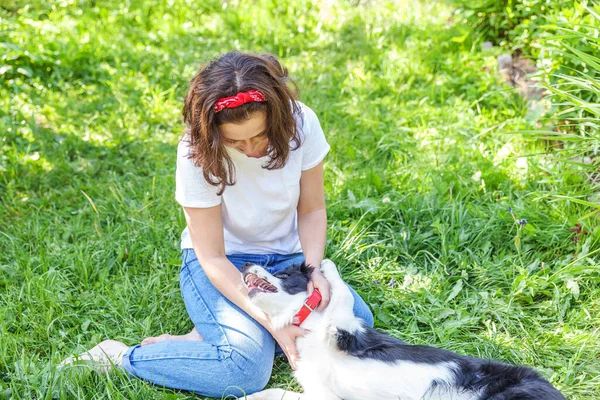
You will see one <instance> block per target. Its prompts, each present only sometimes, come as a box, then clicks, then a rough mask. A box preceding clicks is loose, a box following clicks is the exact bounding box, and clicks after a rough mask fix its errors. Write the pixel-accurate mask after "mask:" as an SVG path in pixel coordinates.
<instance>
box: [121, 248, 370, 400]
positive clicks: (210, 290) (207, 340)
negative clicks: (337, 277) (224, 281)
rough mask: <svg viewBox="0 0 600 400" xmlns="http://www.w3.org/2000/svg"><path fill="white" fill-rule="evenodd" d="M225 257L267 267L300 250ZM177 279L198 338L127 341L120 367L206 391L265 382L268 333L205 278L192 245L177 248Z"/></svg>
mask: <svg viewBox="0 0 600 400" xmlns="http://www.w3.org/2000/svg"><path fill="white" fill-rule="evenodd" d="M227 258H228V259H229V260H230V261H231V262H232V263H233V265H235V266H236V268H238V269H240V268H241V266H242V265H243V264H244V263H246V262H251V263H254V264H258V265H261V266H264V267H265V269H266V270H267V271H269V272H270V273H275V272H277V271H280V270H282V269H285V268H286V267H288V266H290V265H292V264H297V263H301V262H303V261H304V256H303V254H302V253H296V254H289V255H280V254H266V255H256V254H234V255H230V256H227ZM179 283H180V286H181V293H182V295H183V300H184V303H185V307H186V309H187V313H188V315H189V316H190V319H191V320H192V322H193V323H194V325H195V327H196V330H197V331H198V332H199V333H200V334H201V335H202V336H203V337H204V340H202V341H166V342H159V343H155V344H150V345H146V346H143V347H142V346H140V345H137V346H133V347H131V348H129V349H128V350H127V352H126V353H125V354H124V356H123V362H122V365H121V366H122V368H124V369H125V370H126V371H127V372H128V373H129V374H131V375H133V376H136V377H138V378H142V379H145V380H147V381H150V382H152V383H154V384H157V385H161V386H165V387H168V388H173V389H182V390H189V391H192V392H195V393H197V394H200V395H203V396H209V397H216V398H224V397H226V396H228V395H233V396H243V394H244V393H246V394H251V393H254V392H257V391H260V390H262V389H263V388H264V387H265V386H266V385H267V383H268V382H269V378H270V376H271V370H272V367H273V358H274V355H275V353H276V342H275V340H274V339H273V337H272V336H271V335H270V334H269V333H268V332H267V330H266V329H265V328H263V327H262V325H260V324H259V323H258V322H256V321H255V320H254V319H252V318H251V317H250V316H248V314H246V313H245V312H243V311H242V310H240V309H239V308H238V307H237V306H235V305H234V304H233V303H231V302H230V301H229V300H227V299H226V298H225V297H224V296H223V295H222V294H221V293H220V292H219V291H218V290H217V289H216V288H215V287H214V286H213V285H212V283H210V281H209V280H208V278H207V276H206V274H205V273H204V270H203V269H202V267H201V266H200V264H199V262H198V258H197V257H196V254H195V253H194V251H193V250H192V249H185V250H183V263H182V266H181V271H180V273H179ZM351 291H352V294H353V295H354V314H355V315H356V316H357V317H359V318H362V319H363V320H364V321H366V323H367V324H369V325H370V326H373V315H372V314H371V311H370V310H369V308H368V306H367V304H366V303H365V302H364V300H363V299H361V298H360V297H359V296H358V294H357V293H356V292H355V291H354V290H352V289H351Z"/></svg>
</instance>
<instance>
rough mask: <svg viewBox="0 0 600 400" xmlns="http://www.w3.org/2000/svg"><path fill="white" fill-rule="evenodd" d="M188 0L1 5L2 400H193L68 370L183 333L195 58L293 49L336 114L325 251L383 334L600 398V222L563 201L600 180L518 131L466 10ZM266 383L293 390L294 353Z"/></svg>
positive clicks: (302, 76)
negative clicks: (182, 171)
mask: <svg viewBox="0 0 600 400" xmlns="http://www.w3.org/2000/svg"><path fill="white" fill-rule="evenodd" d="M30 3H31V2H30ZM188 3H191V2H183V1H169V2H166V1H164V2H163V1H159V0H154V1H144V2H141V1H136V0H130V1H125V2H121V1H102V2H94V1H85V0H80V1H75V0H65V1H60V2H33V3H32V4H31V5H30V6H27V7H26V6H25V2H21V1H14V0H13V1H8V2H6V4H3V5H2V7H3V8H0V47H1V48H2V49H3V51H2V52H0V54H2V56H1V57H2V58H1V59H0V74H1V75H0V132H1V133H0V394H2V395H4V397H5V398H14V399H33V398H35V399H54V398H56V399H69V398H89V399H119V398H126V399H167V398H178V399H182V398H193V396H192V395H190V394H189V393H184V392H177V391H172V390H169V389H163V388H159V387H155V386H151V385H148V384H146V383H144V382H142V381H139V380H135V379H133V380H132V379H129V378H127V377H126V376H124V375H123V374H108V375H100V374H96V373H94V372H92V371H88V370H85V369H84V370H74V369H71V370H67V371H62V372H59V371H57V370H56V365H57V363H58V362H60V360H61V359H62V358H64V357H65V356H67V355H69V354H71V353H73V352H79V351H82V350H84V349H86V348H89V347H90V346H92V345H94V344H96V343H97V342H99V341H100V340H103V339H106V338H112V339H118V340H122V341H124V342H126V343H128V344H135V343H139V342H140V340H141V339H142V338H144V337H146V336H148V335H156V334H159V333H163V332H171V333H174V334H179V333H184V332H187V331H189V330H190V329H191V327H192V326H191V322H190V321H188V320H187V318H186V314H185V308H184V305H183V302H182V299H181V297H180V294H179V287H178V281H177V273H178V269H179V265H180V255H179V250H178V247H179V234H180V232H181V230H182V229H183V227H184V224H185V222H184V219H183V215H182V212H181V210H180V207H179V206H178V205H177V203H176V202H175V200H174V169H175V150H176V144H177V141H178V138H179V137H180V136H181V134H182V130H183V125H182V123H181V118H180V110H181V106H182V99H183V96H184V94H185V91H186V85H187V81H188V80H189V79H190V78H191V76H192V75H193V73H194V72H195V70H196V69H197V68H198V65H199V64H200V63H202V62H206V61H207V60H209V59H211V58H212V57H214V56H216V55H218V54H220V53H222V52H225V51H227V50H231V49H240V50H249V51H255V52H262V51H266V52H271V53H273V54H275V55H277V56H278V57H280V58H281V60H282V61H283V63H284V64H285V65H287V66H288V67H289V69H290V71H291V74H292V76H293V77H294V78H295V79H296V80H297V82H298V84H299V86H300V88H301V90H302V91H301V99H302V100H303V101H304V102H305V103H306V104H308V105H309V106H310V107H311V108H313V109H314V110H315V111H316V113H317V115H318V116H319V118H320V120H321V124H322V126H323V128H324V130H325V132H326V135H327V138H328V140H329V142H330V143H331V145H332V152H331V153H330V155H329V156H328V158H327V162H326V181H327V183H326V194H327V201H328V208H329V242H328V250H327V255H328V256H329V257H330V258H332V259H334V261H336V262H337V263H338V265H339V266H340V268H341V270H342V273H343V275H344V278H345V279H346V280H347V281H348V282H350V283H351V284H352V286H353V287H355V288H356V289H357V290H358V291H359V292H360V294H361V295H362V296H363V297H364V298H365V299H366V301H367V303H368V304H369V305H370V306H371V307H372V309H373V311H374V314H375V316H376V325H377V326H378V327H379V328H381V329H384V330H386V331H388V332H390V333H391V334H393V335H395V336H397V337H399V338H402V339H404V340H406V341H408V342H411V343H424V344H430V345H435V346H440V347H444V348H447V349H450V350H453V351H457V352H459V353H461V354H469V355H474V356H479V357H490V358H495V359H499V360H503V361H506V362H512V363H520V364H521V363H522V364H528V365H531V366H533V367H535V368H537V369H538V370H539V371H540V372H542V374H543V375H544V376H545V377H547V378H548V379H550V380H551V381H552V382H553V383H554V384H555V385H556V386H557V387H558V388H559V389H561V390H562V391H563V392H564V393H565V395H566V396H567V397H568V398H569V399H596V398H598V397H600V389H599V388H600V378H599V376H600V367H599V364H598V357H599V356H600V335H599V332H598V328H599V327H600V317H599V315H600V289H599V283H600V273H599V271H600V270H599V262H598V260H600V252H599V249H600V245H599V244H600V228H599V227H598V216H597V213H596V214H593V215H592V216H590V215H589V214H590V212H591V211H592V210H593V208H590V207H589V206H588V205H586V204H581V203H578V202H574V201H572V200H569V199H564V198H560V197H557V196H556V195H560V196H571V197H573V198H580V197H581V196H586V197H587V195H589V194H591V193H592V191H593V189H592V186H591V184H590V182H589V181H588V180H587V178H586V175H585V174H584V173H582V169H581V168H582V167H580V166H578V165H577V164H575V163H570V164H569V163H564V162H559V161H558V159H557V157H555V155H554V154H553V153H552V152H551V151H550V152H548V148H547V143H546V142H544V141H542V140H537V141H531V140H528V139H527V138H524V137H522V136H520V135H516V134H510V132H514V131H518V130H522V131H526V130H532V129H538V126H537V125H536V123H537V121H536V119H535V117H532V115H531V113H529V112H528V105H527V104H526V103H525V102H524V101H523V100H522V99H520V98H519V97H518V95H517V94H516V93H515V92H513V91H512V90H511V89H509V88H507V87H506V86H504V85H502V83H501V81H500V79H499V78H498V77H497V76H496V73H495V63H496V61H495V56H496V55H497V54H496V52H495V50H492V51H488V52H483V53H482V52H480V51H479V46H478V44H477V43H476V42H475V41H474V40H473V39H472V38H473V37H474V35H472V32H471V31H470V30H469V29H470V28H468V27H467V26H465V25H463V24H461V23H460V21H458V22H457V21H453V20H452V19H451V15H452V13H453V10H452V8H451V6H449V5H446V4H443V3H440V4H437V3H436V4H434V3H433V2H425V1H424V2H423V4H419V3H416V2H413V1H408V0H401V1H396V2H393V3H380V2H376V1H373V2H369V3H366V4H365V5H358V6H355V5H353V3H352V2H333V3H332V4H331V5H325V3H324V2H318V1H315V2H307V1H293V0H284V1H267V0H258V1H252V2H251V1H245V0H244V1H232V2H221V1H210V0H209V1H203V2H195V3H196V4H195V5H194V6H191V5H189V4H188ZM509 207H511V209H512V210H513V214H511V213H510V212H509ZM515 218H516V219H522V218H526V219H527V220H528V223H527V224H525V225H524V226H522V227H520V226H519V225H518V224H517V223H516V222H515ZM577 223H580V224H582V225H583V230H585V231H586V232H587V234H583V232H582V233H580V234H576V233H574V232H572V231H571V230H570V229H571V228H573V227H574V226H575V224H577ZM199 373H200V372H199ZM270 384H271V385H273V386H282V387H287V386H289V385H292V386H294V385H295V383H294V382H293V380H292V379H291V378H290V369H289V368H288V367H287V365H286V364H285V363H284V362H283V361H282V360H278V361H277V362H276V365H275V373H274V376H273V378H272V381H271V383H270Z"/></svg>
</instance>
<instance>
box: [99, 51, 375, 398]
mask: <svg viewBox="0 0 600 400" xmlns="http://www.w3.org/2000/svg"><path fill="white" fill-rule="evenodd" d="M287 81H288V75H287V70H286V69H285V68H283V67H282V66H281V65H280V63H279V62H278V61H277V60H276V59H275V58H274V57H273V56H270V55H261V56H259V55H252V54H243V53H238V52H230V53H227V54H224V55H223V56H221V57H219V58H218V59H216V60H213V61H212V62H210V63H209V64H208V65H206V66H205V67H204V68H202V69H201V70H200V71H199V73H198V74H197V75H196V76H195V77H194V79H193V80H192V81H191V86H190V88H189V92H188V95H187V97H186V99H185V105H184V109H183V116H184V121H185V123H186V125H187V128H188V129H187V132H186V135H185V137H184V138H183V140H182V141H181V143H180V144H179V147H178V154H177V172H176V200H177V201H178V202H179V204H180V205H181V206H182V207H183V209H184V212H185V217H186V222H187V227H186V229H185V230H184V232H183V234H182V242H181V247H182V250H183V264H182V268H181V271H180V285H181V292H182V295H183V299H184V302H185V306H186V309H187V312H188V314H189V316H190V318H191V320H192V322H193V323H194V329H193V330H192V331H191V332H190V333H188V334H186V335H183V336H171V335H166V334H165V335H160V336H157V337H151V338H146V339H145V340H144V341H142V343H141V344H140V345H137V346H134V347H131V348H128V347H127V346H126V345H124V344H123V343H120V342H116V341H105V342H102V343H101V344H99V345H98V346H96V347H95V348H94V349H92V350H91V351H90V352H88V354H89V355H88V357H91V358H92V359H94V360H97V359H99V358H101V357H100V355H101V354H105V355H108V357H109V358H110V359H111V360H113V361H115V364H117V365H119V366H121V367H122V368H124V369H125V370H126V371H127V372H128V373H130V374H131V375H133V376H136V377H139V378H142V379H146V380H148V381H151V382H153V383H156V384H158V385H163V386H166V387H170V388H176V389H184V390H190V391H193V392H196V393H199V394H202V395H205V396H211V397H218V398H221V397H224V396H227V395H236V396H241V395H243V393H248V394H249V393H253V392H256V391H259V390H261V389H262V388H263V387H264V386H265V385H266V384H267V382H268V381H269V378H270V375H271V369H272V365H273V357H274V354H275V352H276V344H278V345H279V347H280V349H281V350H283V352H284V353H285V355H286V356H287V358H288V360H289V362H290V364H291V365H292V368H294V366H295V361H296V358H297V353H296V348H295V339H296V338H297V337H298V336H300V335H302V334H303V329H302V328H301V327H296V326H294V325H290V326H286V327H284V328H281V329H278V330H275V329H273V328H272V327H271V324H270V321H269V319H268V317H267V316H266V314H264V313H263V312H262V311H260V310H258V309H257V308H255V307H254V306H253V305H252V304H251V303H250V301H249V300H248V295H247V290H246V288H245V286H244V285H243V282H242V280H241V275H240V272H239V269H240V268H241V266H242V265H243V264H244V263H246V262H251V263H255V264H259V265H263V266H265V267H266V269H267V270H268V271H269V272H271V273H276V272H277V271H280V270H282V269H285V268H286V267H288V266H290V265H292V264H296V263H302V262H304V261H306V263H307V264H310V265H313V266H319V265H320V264H321V261H322V259H323V253H324V250H325V242H326V230H327V215H326V210H325V199H324V189H323V158H324V157H325V155H326V154H327V153H328V151H329V145H328V144H327V141H326V140H325V136H324V134H323V131H322V130H321V127H320V124H319V121H318V119H317V117H316V115H315V113H314V112H313V111H312V110H311V109H310V108H308V107H307V106H305V105H304V104H302V103H300V102H299V101H297V100H296V95H295V93H294V92H293V91H292V89H291V88H290V87H289V86H288V85H287V83H288V82H287ZM315 271H317V272H316V273H315V274H313V277H312V280H311V281H310V283H309V287H308V291H309V294H310V293H312V291H313V290H314V289H319V291H320V292H321V294H322V301H321V303H320V305H319V309H320V310H322V309H324V308H325V307H326V306H327V303H328V301H329V295H330V294H329V284H328V283H327V281H326V280H325V278H324V277H323V276H322V274H321V273H320V271H318V269H316V270H315ZM353 295H354V298H355V306H354V311H355V313H356V315H357V316H359V317H361V318H363V319H364V320H365V321H366V322H367V323H368V324H369V325H371V326H372V325H373V317H372V315H371V312H370V311H369V309H368V307H367V305H366V304H365V302H364V301H363V300H362V299H361V298H360V297H359V296H358V295H357V294H356V292H354V291H353Z"/></svg>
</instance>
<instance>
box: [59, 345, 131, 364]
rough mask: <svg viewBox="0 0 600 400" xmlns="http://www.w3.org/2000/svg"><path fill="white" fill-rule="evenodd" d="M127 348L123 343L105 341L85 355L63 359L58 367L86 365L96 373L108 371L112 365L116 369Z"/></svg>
mask: <svg viewBox="0 0 600 400" xmlns="http://www.w3.org/2000/svg"><path fill="white" fill-rule="evenodd" d="M128 348H129V346H127V345H126V344H125V343H123V342H118V341H116V340H105V341H103V342H100V343H98V344H97V345H96V346H94V347H92V348H91V349H90V350H88V351H86V352H85V353H81V354H79V355H78V356H71V357H68V358H65V359H64V360H63V361H62V362H61V363H60V367H64V366H66V365H69V364H87V365H91V366H92V368H94V369H95V370H97V371H108V370H109V369H110V368H112V366H113V365H114V366H117V367H118V366H119V365H121V360H122V358H123V354H125V352H126V351H127V349H128Z"/></svg>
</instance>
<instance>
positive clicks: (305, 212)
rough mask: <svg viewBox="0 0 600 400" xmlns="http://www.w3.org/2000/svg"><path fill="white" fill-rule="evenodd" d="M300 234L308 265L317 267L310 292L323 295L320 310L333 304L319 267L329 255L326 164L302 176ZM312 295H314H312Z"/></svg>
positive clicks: (307, 171)
mask: <svg viewBox="0 0 600 400" xmlns="http://www.w3.org/2000/svg"><path fill="white" fill-rule="evenodd" d="M298 235H299V236H300V243H301V244H302V250H303V251H304V257H305V258H306V263H307V264H310V265H312V266H313V267H315V271H314V272H313V277H312V279H311V281H310V283H309V288H308V289H309V292H312V290H313V289H314V288H318V289H319V291H320V292H321V295H322V296H323V299H322V300H321V304H320V305H319V308H318V310H319V311H322V310H323V309H324V308H325V307H327V304H328V303H329V298H330V290H329V283H328V282H327V280H326V279H325V277H324V276H323V274H322V273H321V270H320V269H319V267H320V266H321V261H323V255H324V254H325V244H326V240H327V210H326V208H325V190H324V188H323V162H322V161H321V162H320V163H319V164H317V165H316V166H315V167H313V168H311V169H309V170H306V171H303V172H302V175H301V177H300V200H299V201H298ZM309 294H310V293H309Z"/></svg>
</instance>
